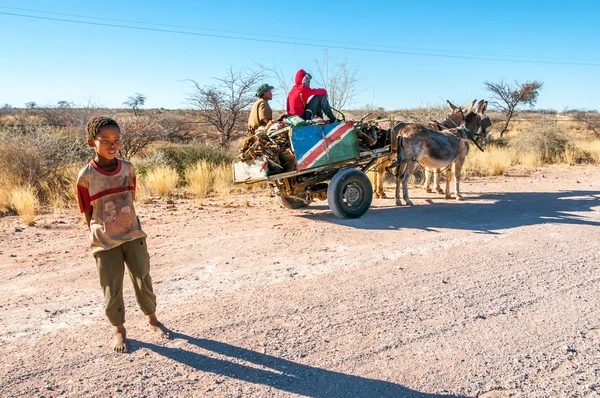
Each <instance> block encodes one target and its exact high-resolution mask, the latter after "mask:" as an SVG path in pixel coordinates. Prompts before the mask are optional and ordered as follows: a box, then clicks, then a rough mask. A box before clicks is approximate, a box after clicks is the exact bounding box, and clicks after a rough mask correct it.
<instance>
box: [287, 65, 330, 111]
mask: <svg viewBox="0 0 600 398" xmlns="http://www.w3.org/2000/svg"><path fill="white" fill-rule="evenodd" d="M304 76H306V72H305V71H304V70H303V69H300V70H299V71H298V72H296V78H295V79H294V82H295V83H296V84H295V85H294V87H292V89H291V90H290V93H289V94H288V98H287V107H286V108H287V114H288V115H289V116H300V117H302V115H304V109H306V104H307V103H308V100H310V98H311V97H312V96H313V95H327V90H325V89H324V88H310V87H307V86H304V85H303V84H302V79H304Z"/></svg>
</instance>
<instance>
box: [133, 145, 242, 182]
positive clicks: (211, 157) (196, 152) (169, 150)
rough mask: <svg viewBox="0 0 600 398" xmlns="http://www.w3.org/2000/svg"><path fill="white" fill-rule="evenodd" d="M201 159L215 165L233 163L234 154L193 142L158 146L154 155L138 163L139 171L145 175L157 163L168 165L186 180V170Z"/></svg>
mask: <svg viewBox="0 0 600 398" xmlns="http://www.w3.org/2000/svg"><path fill="white" fill-rule="evenodd" d="M201 160H205V161H207V162H210V163H213V164H215V165H219V164H224V163H231V161H232V160H233V155H232V154H231V152H229V151H228V150H227V149H223V148H219V147H216V146H210V145H204V144H200V143H192V144H188V145H182V144H172V145H166V146H162V147H159V148H157V149H156V150H155V151H154V153H153V155H152V156H151V157H149V158H147V159H144V160H143V161H140V162H138V163H137V167H138V172H139V174H140V175H144V174H145V173H146V172H147V171H148V170H150V169H152V168H153V167H155V166H156V165H160V164H163V165H167V166H169V167H172V168H174V169H175V170H177V172H178V173H179V176H180V178H181V180H182V181H184V180H185V171H186V169H189V168H191V167H193V166H194V165H195V164H196V163H198V162H199V161H201Z"/></svg>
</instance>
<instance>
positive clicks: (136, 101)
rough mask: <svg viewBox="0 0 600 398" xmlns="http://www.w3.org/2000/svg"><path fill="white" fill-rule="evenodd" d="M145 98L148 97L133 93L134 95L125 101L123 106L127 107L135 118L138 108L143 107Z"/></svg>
mask: <svg viewBox="0 0 600 398" xmlns="http://www.w3.org/2000/svg"><path fill="white" fill-rule="evenodd" d="M147 98H148V97H146V96H145V95H144V94H140V93H135V94H134V95H132V96H130V97H128V98H127V100H126V101H125V102H123V105H127V106H128V107H130V108H131V109H133V114H134V115H135V116H138V112H139V111H140V106H144V103H145V102H146V99H147Z"/></svg>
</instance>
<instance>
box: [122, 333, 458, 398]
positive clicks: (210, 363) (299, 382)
mask: <svg viewBox="0 0 600 398" xmlns="http://www.w3.org/2000/svg"><path fill="white" fill-rule="evenodd" d="M173 338H174V339H184V340H186V341H187V343H188V344H192V345H194V346H196V347H198V348H201V349H204V350H208V351H212V352H214V353H216V354H220V355H225V356H228V357H232V358H236V359H238V360H243V361H246V362H250V363H252V364H254V365H255V366H257V367H252V366H248V365H242V364H239V363H235V362H233V361H230V360H226V359H216V358H211V357H208V356H205V355H202V354H198V353H195V352H192V351H186V350H184V349H180V348H170V347H166V346H161V345H156V344H152V343H146V342H142V341H137V340H129V342H130V347H131V348H132V349H133V350H136V349H140V348H146V349H148V350H151V351H154V352H155V353H157V354H159V355H162V356H164V357H166V358H169V359H171V360H174V361H177V362H179V363H182V364H184V365H187V366H190V367H192V368H194V369H196V370H199V371H203V372H210V373H214V374H217V375H223V376H227V377H232V378H235V379H238V380H242V381H247V382H250V383H255V384H264V385H267V386H270V387H273V388H277V389H279V390H281V391H285V392H290V393H294V394H299V395H304V396H309V397H419V398H421V397H423V398H425V397H428V398H430V397H441V396H445V397H448V396H450V395H438V394H427V393H422V392H418V391H414V390H411V389H409V388H406V387H403V386H401V385H399V384H394V383H391V382H387V381H383V380H376V379H369V378H365V377H360V376H354V375H350V374H344V373H339V372H334V371H330V370H326V369H321V368H316V367H312V366H308V365H302V364H299V363H296V362H291V361H288V360H286V359H281V358H277V357H274V356H271V355H265V354H261V353H258V352H256V351H251V350H247V349H245V348H240V347H236V346H233V345H230V344H226V343H222V342H219V341H215V340H209V339H201V338H195V337H191V336H187V335H185V334H182V333H174V336H173ZM265 368H268V369H265Z"/></svg>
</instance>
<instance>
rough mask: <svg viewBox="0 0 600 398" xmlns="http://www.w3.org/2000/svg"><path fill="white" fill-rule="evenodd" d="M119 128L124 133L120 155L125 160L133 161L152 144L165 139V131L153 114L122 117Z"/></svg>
mask: <svg viewBox="0 0 600 398" xmlns="http://www.w3.org/2000/svg"><path fill="white" fill-rule="evenodd" d="M119 127H120V128H121V131H122V132H123V134H122V135H121V149H120V150H119V155H120V156H121V157H123V158H125V159H131V158H132V157H134V156H135V155H137V154H138V153H140V152H143V151H144V150H145V149H146V148H147V147H148V146H149V145H150V144H151V143H153V142H155V141H160V140H161V139H163V137H164V133H163V129H162V128H161V126H160V125H159V124H158V123H157V120H156V118H155V117H154V115H151V114H150V115H142V116H139V117H138V116H131V115H127V116H125V117H121V118H120V119H119Z"/></svg>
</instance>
